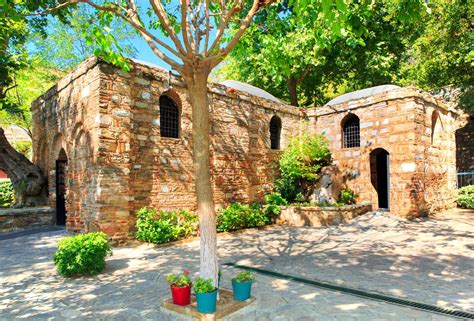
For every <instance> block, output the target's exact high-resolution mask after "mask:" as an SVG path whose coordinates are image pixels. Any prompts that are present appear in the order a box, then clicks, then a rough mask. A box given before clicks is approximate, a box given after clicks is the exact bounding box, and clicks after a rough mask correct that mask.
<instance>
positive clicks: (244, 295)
mask: <svg viewBox="0 0 474 321" xmlns="http://www.w3.org/2000/svg"><path fill="white" fill-rule="evenodd" d="M232 290H233V292H234V299H235V300H236V301H245V300H247V299H249V298H250V295H251V294H252V293H251V290H252V281H246V282H236V281H234V280H232Z"/></svg>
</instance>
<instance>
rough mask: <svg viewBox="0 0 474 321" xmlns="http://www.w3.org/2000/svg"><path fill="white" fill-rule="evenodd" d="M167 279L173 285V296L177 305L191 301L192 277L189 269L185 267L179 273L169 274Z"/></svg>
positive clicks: (183, 304)
mask: <svg viewBox="0 0 474 321" xmlns="http://www.w3.org/2000/svg"><path fill="white" fill-rule="evenodd" d="M166 281H168V283H169V284H170V287H171V297H172V298H173V303H174V304H176V305H181V306H185V305H188V304H190V303H191V285H192V282H191V278H190V277H189V270H187V269H185V270H184V271H183V272H182V273H179V274H168V275H167V276H166Z"/></svg>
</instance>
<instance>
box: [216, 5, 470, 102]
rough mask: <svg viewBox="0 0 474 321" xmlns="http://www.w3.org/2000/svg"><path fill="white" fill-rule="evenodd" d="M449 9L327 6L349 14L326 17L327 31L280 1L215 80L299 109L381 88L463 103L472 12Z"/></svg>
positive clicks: (316, 18) (322, 19)
mask: <svg viewBox="0 0 474 321" xmlns="http://www.w3.org/2000/svg"><path fill="white" fill-rule="evenodd" d="M454 2H455V3H454V4H448V3H446V2H444V1H430V2H429V3H428V4H427V5H426V6H423V4H420V3H417V2H416V1H412V2H404V1H377V2H374V3H373V4H371V5H367V4H364V2H360V3H359V2H352V1H335V4H334V7H333V8H329V9H326V10H327V12H332V13H333V14H334V12H336V13H337V12H340V11H338V9H343V8H346V10H345V11H344V10H343V11H342V12H343V13H344V12H346V13H347V12H348V11H347V9H349V13H347V14H345V15H344V14H342V16H341V17H337V16H336V14H334V15H335V16H334V18H333V20H332V24H328V19H327V17H326V15H324V14H319V15H310V14H307V13H305V12H304V11H301V8H298V6H296V7H295V6H294V5H293V4H295V3H296V2H293V3H291V2H290V3H289V2H286V1H283V2H281V3H280V5H279V6H274V7H272V8H271V10H270V11H269V12H265V13H261V14H259V15H258V16H257V17H256V21H255V22H256V23H255V24H253V25H252V27H251V28H249V30H248V33H247V34H246V36H245V37H244V38H243V39H242V40H241V42H240V43H239V45H238V46H237V47H236V48H235V50H234V51H233V52H232V53H231V54H230V56H229V58H228V59H227V60H226V62H225V63H224V64H223V67H222V68H221V69H220V70H219V73H220V75H219V77H220V78H227V79H236V80H240V81H244V82H248V83H250V84H252V85H255V86H258V87H260V88H263V89H265V90H267V91H269V92H270V93H272V94H273V95H275V96H277V97H280V98H282V99H285V100H288V101H290V102H291V103H292V104H293V105H305V106H313V105H321V104H324V103H325V102H327V101H328V100H329V99H331V98H333V97H334V96H336V95H339V94H342V93H345V92H349V91H353V90H357V89H362V88H366V87H371V86H376V85H381V84H387V83H394V84H399V85H415V86H419V87H421V88H423V89H426V90H435V89H439V88H442V87H445V86H455V87H456V88H461V90H462V92H463V94H464V97H468V96H469V94H468V93H469V92H472V90H470V89H469V88H470V87H472V76H471V74H472V72H471V70H472V32H469V30H470V25H469V17H470V16H472V15H470V14H469V12H470V10H471V11H472V8H470V7H469V6H468V3H467V2H468V1H454ZM298 4H299V5H300V6H301V2H298ZM344 6H346V7H344ZM322 12H324V10H323V11H322ZM465 101H467V99H465ZM467 105H469V103H468V104H467ZM470 105H471V106H472V102H471V103H470ZM465 106H466V104H465Z"/></svg>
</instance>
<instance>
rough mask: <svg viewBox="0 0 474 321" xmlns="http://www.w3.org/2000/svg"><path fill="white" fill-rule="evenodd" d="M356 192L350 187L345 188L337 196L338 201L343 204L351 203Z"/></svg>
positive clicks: (353, 202)
mask: <svg viewBox="0 0 474 321" xmlns="http://www.w3.org/2000/svg"><path fill="white" fill-rule="evenodd" d="M357 196H358V195H357V194H356V193H355V192H354V191H353V190H351V189H350V188H345V189H342V190H341V194H340V196H339V202H338V203H342V204H345V205H351V204H355V203H356V198H357Z"/></svg>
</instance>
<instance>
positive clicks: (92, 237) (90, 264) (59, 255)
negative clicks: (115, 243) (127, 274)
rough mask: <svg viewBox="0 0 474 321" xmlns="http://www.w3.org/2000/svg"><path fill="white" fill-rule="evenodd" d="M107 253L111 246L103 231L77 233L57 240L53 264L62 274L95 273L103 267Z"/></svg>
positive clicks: (109, 252) (110, 250)
mask: <svg viewBox="0 0 474 321" xmlns="http://www.w3.org/2000/svg"><path fill="white" fill-rule="evenodd" d="M107 255H112V248H111V247H110V244H109V243H108V242H107V235H106V234H105V233H102V232H97V233H88V234H77V235H75V236H72V237H66V238H64V239H62V240H60V241H59V243H58V250H57V251H56V253H54V264H55V265H56V269H57V271H58V273H59V274H61V275H62V276H73V275H88V274H97V273H99V272H101V271H102V270H103V269H104V268H105V257H106V256H107Z"/></svg>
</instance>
